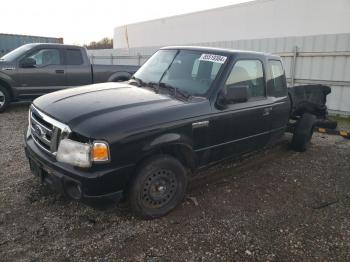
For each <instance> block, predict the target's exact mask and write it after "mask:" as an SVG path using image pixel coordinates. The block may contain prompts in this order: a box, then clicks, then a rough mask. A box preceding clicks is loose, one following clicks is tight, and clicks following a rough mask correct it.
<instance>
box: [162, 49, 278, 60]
mask: <svg viewBox="0 0 350 262" xmlns="http://www.w3.org/2000/svg"><path fill="white" fill-rule="evenodd" d="M161 49H162V50H164V49H182V50H194V51H202V52H216V53H226V54H230V55H234V54H237V53H247V54H255V55H259V56H267V57H269V58H276V59H280V57H279V56H278V55H274V54H271V53H264V52H256V51H248V50H234V49H227V48H217V47H207V46H166V47H163V48H161Z"/></svg>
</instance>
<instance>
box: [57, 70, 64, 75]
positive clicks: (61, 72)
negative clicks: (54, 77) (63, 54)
mask: <svg viewBox="0 0 350 262" xmlns="http://www.w3.org/2000/svg"><path fill="white" fill-rule="evenodd" d="M55 72H56V74H64V70H63V69H57V70H56V71H55Z"/></svg>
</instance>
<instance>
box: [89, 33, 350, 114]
mask: <svg viewBox="0 0 350 262" xmlns="http://www.w3.org/2000/svg"><path fill="white" fill-rule="evenodd" d="M193 45H201V46H212V47H221V48H229V49H239V50H252V51H262V52H269V53H276V54H279V55H281V56H282V58H283V61H284V65H285V69H286V75H287V78H288V80H289V84H290V85H291V84H292V82H294V84H295V85H301V84H326V85H329V86H331V88H332V93H331V95H330V96H329V97H328V102H327V103H328V107H329V108H330V110H331V111H333V112H334V113H340V114H342V115H350V33H348V34H332V35H317V36H303V37H281V38H267V39H255V40H238V41H222V42H208V43H193ZM158 48H159V47H144V48H130V49H109V50H89V54H90V56H92V60H93V62H94V63H100V64H101V63H104V64H111V63H113V64H134V65H137V64H142V63H143V62H144V61H145V60H146V59H147V58H148V57H149V56H150V55H152V54H153V53H154V52H155V51H156V50H157V49H158Z"/></svg>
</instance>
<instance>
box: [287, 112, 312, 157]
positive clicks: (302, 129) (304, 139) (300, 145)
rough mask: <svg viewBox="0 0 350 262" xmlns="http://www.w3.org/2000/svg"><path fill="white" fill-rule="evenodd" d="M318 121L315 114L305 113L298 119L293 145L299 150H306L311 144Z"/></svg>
mask: <svg viewBox="0 0 350 262" xmlns="http://www.w3.org/2000/svg"><path fill="white" fill-rule="evenodd" d="M315 123H316V116H315V115H313V114H309V113H305V114H304V115H302V116H301V118H300V119H299V120H298V122H297V124H296V126H295V130H294V134H293V138H292V143H291V147H292V149H293V150H295V151H297V152H305V151H306V150H307V149H308V147H309V145H310V141H311V138H312V135H313V133H314V126H315Z"/></svg>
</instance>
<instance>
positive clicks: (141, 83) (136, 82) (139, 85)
mask: <svg viewBox="0 0 350 262" xmlns="http://www.w3.org/2000/svg"><path fill="white" fill-rule="evenodd" d="M133 80H134V81H133ZM129 84H130V85H134V84H137V86H138V87H141V86H146V83H145V82H143V80H142V79H140V78H137V77H135V76H132V77H131V78H130V80H129Z"/></svg>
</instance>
